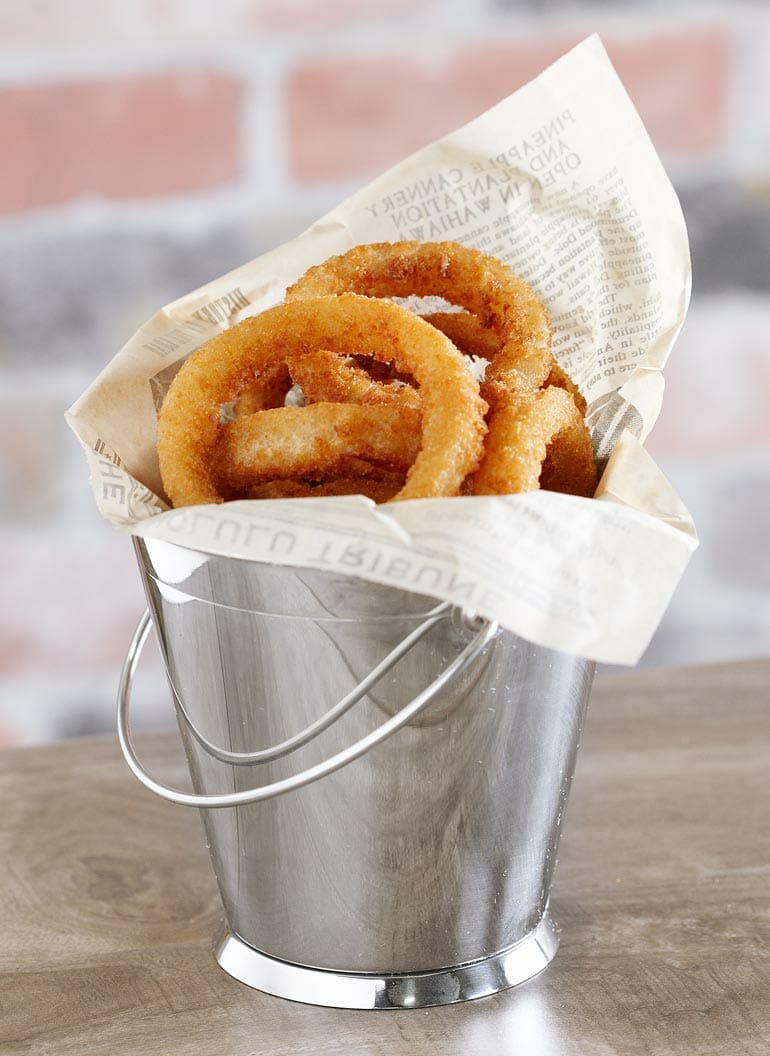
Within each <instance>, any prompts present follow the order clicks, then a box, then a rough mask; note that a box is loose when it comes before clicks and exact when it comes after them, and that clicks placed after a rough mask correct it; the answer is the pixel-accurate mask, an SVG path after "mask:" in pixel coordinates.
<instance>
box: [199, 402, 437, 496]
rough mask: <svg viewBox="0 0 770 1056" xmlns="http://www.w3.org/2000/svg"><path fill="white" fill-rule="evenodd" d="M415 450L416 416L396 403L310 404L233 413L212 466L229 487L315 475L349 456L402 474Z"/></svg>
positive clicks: (327, 473) (336, 469) (417, 435)
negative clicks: (247, 412)
mask: <svg viewBox="0 0 770 1056" xmlns="http://www.w3.org/2000/svg"><path fill="white" fill-rule="evenodd" d="M419 449H420V415H419V412H418V411H409V410H406V409H402V408H399V407H388V406H379V407H364V406H361V405H359V404H355V403H313V404H309V405H308V406H306V407H278V408H276V409H275V410H270V411H258V412H257V413H256V414H250V415H247V416H246V417H245V418H236V420H235V421H234V422H229V423H228V424H227V425H225V426H224V428H223V430H222V436H221V438H220V441H219V444H218V445H217V449H216V451H215V453H214V458H213V461H212V466H213V470H214V475H215V477H216V479H217V481H219V483H220V484H221V485H222V487H223V489H224V490H226V491H229V492H233V491H236V492H237V491H242V490H244V489H245V488H248V487H250V486H251V485H253V484H258V483H261V482H263V481H267V480H271V479H276V478H277V479H280V478H309V479H311V480H321V479H322V478H324V477H327V476H331V475H334V474H335V472H339V471H340V469H342V470H344V469H345V460H346V459H349V458H350V456H354V457H356V458H362V459H365V460H366V461H372V462H376V463H378V464H380V465H382V466H386V467H388V468H390V469H400V470H402V471H403V472H404V473H405V472H406V471H407V470H408V469H409V467H410V466H411V465H412V463H413V462H414V460H415V458H416V457H417V453H418V451H419Z"/></svg>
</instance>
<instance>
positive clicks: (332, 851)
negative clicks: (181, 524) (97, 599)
mask: <svg viewBox="0 0 770 1056" xmlns="http://www.w3.org/2000/svg"><path fill="white" fill-rule="evenodd" d="M137 554H138V557H139V561H140V567H141V568H142V572H143V577H144V581H145V587H146V591H147V596H148V601H149V605H150V610H151V612H152V616H153V620H154V622H155V624H156V630H157V633H158V638H159V641H160V644H161V651H162V653H163V654H164V658H165V660H166V664H167V669H168V674H169V679H170V681H171V684H172V686H173V689H174V692H175V694H176V695H177V696H178V698H179V699H180V700H182V701H184V704H185V708H186V711H187V713H188V715H189V718H190V720H191V721H192V722H193V723H194V725H195V727H196V728H197V730H198V731H199V732H200V733H201V734H202V736H203V737H204V738H205V739H206V740H208V741H210V742H211V743H212V744H214V745H217V746H220V747H223V748H225V750H227V751H230V752H237V753H242V752H255V751H260V750H262V749H266V748H269V747H270V746H272V745H276V744H278V743H280V742H281V741H284V740H286V739H288V738H292V737H294V736H295V735H296V734H297V733H298V732H299V731H301V730H303V729H304V728H305V727H307V726H309V725H310V724H312V723H315V722H317V721H318V720H319V719H320V718H321V717H322V716H324V715H325V714H326V713H327V712H328V711H329V709H330V708H332V707H334V706H335V704H337V703H338V702H339V700H340V698H341V697H344V696H345V695H346V694H349V693H351V692H352V691H354V690H355V687H356V686H357V685H358V683H359V682H361V680H362V679H364V678H365V677H366V676H367V674H368V673H369V672H370V671H371V670H372V669H373V668H374V667H375V666H376V665H377V664H379V663H381V662H382V661H383V660H384V659H385V658H386V657H387V656H388V654H389V653H390V652H391V650H393V649H394V648H395V647H396V646H398V644H399V643H400V642H401V641H402V639H404V637H405V636H406V635H407V634H409V633H411V632H412V631H414V630H415V629H416V628H417V627H419V625H420V624H421V623H422V622H423V621H425V619H426V618H427V617H428V614H429V613H431V612H432V610H434V609H435V607H436V602H435V599H433V598H428V597H425V596H420V595H416V594H413V593H411V592H405V591H399V590H395V589H393V588H389V587H380V586H377V585H374V584H371V583H368V582H365V581H363V580H359V579H355V578H348V577H342V576H337V575H331V574H329V573H325V572H322V571H316V570H309V569H293V568H285V567H283V568H279V567H276V566H266V565H261V564H259V563H255V562H245V561H234V560H231V559H225V558H219V557H213V556H210V555H206V554H201V553H197V552H194V551H188V550H184V549H183V548H180V547H176V546H171V545H169V544H165V543H164V544H160V543H157V542H156V541H153V540H148V541H145V542H140V543H138V544H137ZM468 642H469V632H468V628H467V627H466V626H465V625H464V624H463V621H462V620H458V619H456V618H447V619H442V620H440V621H437V622H436V623H435V625H434V626H432V627H431V628H430V630H429V631H428V633H426V634H425V635H424V636H423V637H422V638H420V640H419V641H417V642H416V643H415V644H414V647H413V648H411V649H410V650H409V652H408V653H406V654H405V655H404V656H403V657H402V658H401V660H400V661H399V662H398V664H397V665H396V666H395V667H393V668H392V669H391V670H390V672H389V673H388V674H387V675H386V676H385V677H383V678H382V679H381V681H380V682H378V683H377V684H376V685H375V686H373V687H372V688H371V689H370V691H369V692H368V693H367V695H366V696H365V697H364V698H363V699H361V700H360V701H359V702H358V703H357V704H356V705H355V706H354V707H351V708H350V709H349V710H348V711H347V712H346V713H345V714H344V715H342V716H340V717H339V719H338V720H337V721H336V722H334V724H333V725H331V726H330V727H329V728H327V729H325V730H323V732H322V733H321V734H320V735H319V736H317V737H315V738H314V739H313V740H311V741H309V742H308V743H307V744H304V745H302V746H301V747H300V748H298V749H297V750H296V751H294V752H293V753H292V754H291V755H290V756H286V757H281V758H278V759H274V760H270V761H267V762H263V763H262V764H261V765H260V766H259V767H256V768H254V769H253V772H252V767H250V766H234V765H229V764H226V763H222V762H221V761H218V760H217V759H215V758H212V756H211V755H210V754H209V753H208V752H207V751H206V749H205V748H204V747H203V746H202V745H201V743H200V742H199V740H198V739H197V738H196V737H195V736H193V735H192V734H191V733H190V730H189V727H188V724H187V722H186V721H185V720H184V718H180V723H179V725H180V730H181V734H182V737H183V740H184V742H185V747H186V751H187V756H188V760H189V764H190V771H191V775H192V780H193V785H194V788H195V792H196V793H198V794H206V795H222V794H225V795H228V794H232V793H240V792H243V791H245V790H246V791H247V790H248V789H249V788H251V787H252V786H253V785H255V784H262V783H272V782H279V781H284V780H286V779H290V778H291V776H292V775H293V774H296V773H298V772H299V771H301V770H306V769H308V768H312V767H314V766H317V765H319V764H320V763H322V762H323V761H324V760H325V759H328V758H329V757H332V756H334V755H335V754H336V753H338V752H341V751H344V750H345V749H346V748H348V747H349V746H350V745H352V744H354V743H355V742H357V741H359V740H360V739H361V738H365V737H367V736H368V735H369V734H371V732H372V731H373V730H375V729H376V728H377V727H378V726H380V725H381V724H382V723H383V720H387V719H388V718H389V717H393V716H395V715H396V714H397V712H398V711H399V710H400V709H401V708H403V707H404V706H405V704H407V703H408V702H409V701H410V700H411V699H412V697H413V696H414V695H415V693H416V692H418V691H419V690H420V689H421V688H422V687H424V686H427V685H429V684H430V683H431V682H432V681H433V680H434V679H435V678H436V677H437V675H439V673H440V672H441V671H442V670H443V669H444V668H445V667H447V665H449V664H451V663H452V662H453V661H455V660H456V659H457V657H458V654H460V653H461V652H462V650H463V649H465V648H466V647H467V646H468ZM593 666H594V665H593V664H591V663H589V662H586V661H584V660H581V659H578V658H575V657H571V656H567V655H566V654H563V653H559V652H555V651H553V650H548V649H544V648H541V647H538V646H534V645H532V644H530V643H528V642H525V641H523V640H522V639H519V638H517V637H515V636H514V635H512V634H509V633H508V632H501V633H499V634H498V635H497V636H496V637H495V638H494V639H493V640H492V641H491V642H490V643H489V644H488V645H486V646H485V647H484V648H483V649H482V650H481V652H480V653H479V655H478V656H477V657H476V658H475V660H473V662H472V663H470V664H469V665H468V667H467V670H465V671H463V672H462V674H459V675H458V677H457V678H455V679H454V681H453V682H452V683H451V685H449V686H448V687H447V688H446V689H444V690H442V692H441V693H440V694H438V695H437V697H436V699H435V700H434V701H433V702H432V703H431V704H430V705H429V706H428V707H426V709H425V710H424V711H423V712H422V714H420V715H419V716H417V717H413V718H411V719H410V720H409V721H408V722H407V723H406V725H404V727H403V728H402V729H401V730H399V732H398V733H397V734H396V735H394V736H393V737H392V738H390V739H389V740H387V741H385V742H383V743H381V744H379V745H377V746H376V747H374V748H372V749H371V750H370V751H368V752H367V753H366V754H365V755H363V756H361V757H360V758H358V759H356V760H355V761H354V762H351V763H350V764H349V765H347V766H345V767H344V768H343V769H340V770H338V771H336V772H335V773H333V774H331V775H329V776H327V777H325V778H324V779H323V780H319V781H318V782H316V783H315V784H313V785H311V786H309V787H305V788H298V789H296V790H294V791H292V792H290V793H289V794H288V795H283V796H281V797H280V798H277V799H273V800H271V801H269V802H261V803H252V804H249V805H243V806H239V807H236V808H232V809H228V810H219V811H204V812H203V813H202V817H203V823H204V826H205V828H206V834H207V841H208V844H209V848H210V851H211V856H212V861H213V864H214V870H215V873H216V875H217V879H218V883H219V887H220V892H221V895H222V900H223V903H224V907H225V913H226V916H227V920H228V923H229V927H230V930H231V932H232V934H233V935H234V936H237V937H238V938H239V939H240V940H242V943H244V944H246V946H248V947H251V948H253V949H254V950H257V951H259V954H260V956H261V955H264V956H265V957H267V958H270V959H272V960H275V961H283V962H290V964H293V965H297V966H305V967H310V968H313V969H323V970H326V971H328V972H334V973H337V974H342V975H346V976H347V975H357V974H362V973H363V974H365V975H370V976H371V975H373V976H376V977H378V978H385V977H391V976H401V977H404V976H410V977H416V976H421V975H424V974H425V973H429V974H430V973H442V972H445V971H451V970H454V968H455V967H456V966H458V965H460V966H462V965H467V964H470V963H473V962H479V963H480V962H482V961H484V960H485V959H488V958H493V959H494V958H495V957H497V956H498V955H499V953H500V951H501V950H508V949H509V948H511V947H514V946H515V945H516V944H518V943H520V942H522V941H523V940H524V939H525V938H526V937H527V936H528V935H529V934H530V933H531V932H532V931H533V930H534V929H536V928H537V927H538V925H539V924H540V922H541V921H543V919H544V917H545V910H546V904H547V899H548V891H549V887H550V881H551V874H552V871H553V866H554V862H555V854H556V848H557V844H558V838H559V832H560V827H561V821H562V816H563V810H564V806H565V803H566V798H567V794H568V791H569V785H570V781H571V776H572V771H573V766H574V757H575V751H576V748H577V742H578V736H579V730H580V724H581V721H582V717H583V713H584V709H585V705H586V701H587V698H588V693H589V690H590V685H591V681H592V678H593ZM256 985H259V984H256ZM508 985H511V984H510V983H508V982H506V981H505V979H504V978H503V977H502V976H501V980H500V987H498V988H502V987H503V986H508ZM284 996H299V995H298V994H294V995H292V994H288V993H287V994H285V995H284ZM299 999H302V998H301V997H299ZM324 1003H326V1002H324Z"/></svg>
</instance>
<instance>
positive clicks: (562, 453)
mask: <svg viewBox="0 0 770 1056" xmlns="http://www.w3.org/2000/svg"><path fill="white" fill-rule="evenodd" d="M546 455H550V457H551V459H552V464H551V468H550V470H549V471H548V473H549V474H550V479H548V480H547V483H548V484H549V486H550V488H551V490H554V491H556V490H558V491H567V492H570V493H571V494H573V495H585V496H590V495H593V493H594V491H595V490H596V467H595V464H594V458H593V451H592V449H591V438H590V436H589V434H588V430H587V428H586V425H585V422H584V421H583V416H582V415H581V413H580V411H579V410H578V409H577V407H576V406H575V401H574V400H573V399H572V396H571V395H570V394H569V393H568V392H565V391H564V390H563V389H559V388H556V387H551V388H548V389H543V390H541V391H540V392H537V393H536V394H535V395H534V396H530V397H529V398H528V399H527V400H526V401H525V402H524V403H523V404H522V403H521V402H518V403H517V404H515V405H512V406H510V407H506V406H505V405H503V406H501V407H499V408H498V413H497V414H496V415H494V416H493V418H492V421H491V422H490V427H489V434H488V438H487V456H486V458H485V459H484V461H483V462H482V464H481V466H480V467H479V469H478V472H477V473H476V474H475V476H474V478H473V494H474V495H507V494H516V493H518V492H523V491H534V490H536V489H537V488H539V487H540V485H541V475H542V474H543V467H544V463H545V461H546ZM544 483H546V482H544Z"/></svg>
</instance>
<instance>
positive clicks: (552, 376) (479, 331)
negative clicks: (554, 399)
mask: <svg viewBox="0 0 770 1056" xmlns="http://www.w3.org/2000/svg"><path fill="white" fill-rule="evenodd" d="M423 319H424V320H425V322H426V323H430V325H431V326H435V327H436V329H437V330H440V331H441V333H442V334H446V336H447V337H448V338H449V340H450V341H451V342H452V344H453V345H456V346H457V348H459V349H460V351H461V352H464V353H465V355H466V356H477V357H478V358H479V359H486V360H492V359H494V358H495V356H496V355H497V353H498V352H499V351H500V339H499V338H498V336H497V335H496V334H495V332H494V331H493V330H488V329H486V327H483V326H482V325H481V323H480V322H479V321H478V319H477V318H476V316H475V315H470V314H469V313H468V312H433V313H431V314H430V315H424V316H423ZM549 385H555V386H556V388H558V389H565V390H566V391H567V392H569V393H570V395H571V396H572V398H573V400H574V401H575V405H576V407H577V409H578V410H579V411H580V413H581V414H583V415H584V414H585V413H586V410H587V404H586V401H585V397H584V396H583V395H582V393H581V392H580V389H579V388H578V387H577V385H576V384H575V382H574V381H573V380H572V378H571V377H570V376H569V374H567V372H566V371H565V370H562V368H561V367H560V366H559V364H558V363H557V362H556V360H554V361H553V363H552V364H551V371H550V373H549V375H548V377H547V378H546V379H545V382H544V383H543V388H547V387H548V386H549Z"/></svg>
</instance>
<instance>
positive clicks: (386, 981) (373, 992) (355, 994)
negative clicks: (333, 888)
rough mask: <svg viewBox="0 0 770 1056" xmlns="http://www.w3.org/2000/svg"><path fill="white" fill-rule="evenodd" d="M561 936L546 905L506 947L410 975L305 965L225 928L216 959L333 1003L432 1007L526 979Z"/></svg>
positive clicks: (273, 985)
mask: <svg viewBox="0 0 770 1056" xmlns="http://www.w3.org/2000/svg"><path fill="white" fill-rule="evenodd" d="M558 947H559V937H558V935H557V933H556V929H555V928H554V925H553V922H552V921H551V918H550V917H549V915H548V911H547V910H546V912H545V914H544V915H543V917H542V919H541V920H540V923H539V924H538V925H537V927H535V928H534V929H533V930H532V931H531V932H530V933H529V934H528V935H527V936H525V937H524V938H523V939H522V940H521V941H520V942H517V943H516V944H515V945H514V946H511V947H510V948H509V949H507V950H501V952H500V953H497V954H494V956H492V957H485V958H484V959H483V960H481V961H474V962H473V963H472V964H462V965H458V966H456V967H453V968H445V969H442V970H440V971H437V972H421V973H412V974H407V975H380V976H376V975H353V974H344V973H342V972H330V971H328V970H323V969H318V968H306V967H304V966H302V965H298V964H287V963H286V962H285V961H278V960H275V959H274V958H273V957H267V956H265V954H263V953H260V952H259V951H258V950H254V949H252V948H251V947H250V946H247V945H246V943H244V942H241V940H240V939H239V938H238V937H237V936H235V935H233V934H231V933H230V932H226V933H225V935H223V937H222V939H221V941H220V943H219V946H218V947H217V954H216V956H217V961H218V962H219V964H220V965H221V967H222V968H224V970H225V971H226V972H227V973H228V974H229V975H232V976H233V977H234V978H235V979H238V980H239V981H240V982H242V983H246V985H247V986H253V987H254V988H255V989H257V990H263V991H264V992H265V993H268V994H274V995H275V996H276V997H287V998H290V999H291V1000H292V1001H302V1002H304V1003H305V1004H308V1005H326V1006H329V1007H332V1008H427V1007H429V1006H430V1005H452V1004H456V1003H457V1002H458V1001H473V1000H475V999H476V998H479V997H489V995H490V994H496V993H498V992H499V991H500V990H506V989H507V988H508V987H510V986H516V985H517V983H523V982H524V981H525V980H527V979H531V978H532V977H533V976H534V975H537V974H538V973H539V972H542V971H543V969H544V968H546V967H547V966H548V964H550V962H551V960H552V959H553V957H554V955H555V954H556V951H557V949H558Z"/></svg>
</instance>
